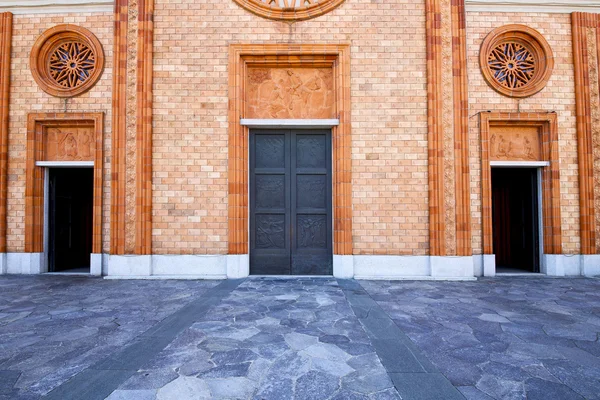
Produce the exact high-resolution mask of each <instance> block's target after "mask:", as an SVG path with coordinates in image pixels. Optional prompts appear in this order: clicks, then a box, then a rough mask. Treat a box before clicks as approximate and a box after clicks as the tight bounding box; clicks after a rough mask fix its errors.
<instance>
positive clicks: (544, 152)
mask: <svg viewBox="0 0 600 400" xmlns="http://www.w3.org/2000/svg"><path fill="white" fill-rule="evenodd" d="M479 115H480V130H481V185H482V213H483V216H482V218H483V271H484V275H485V276H494V275H495V271H496V265H495V258H494V254H493V253H494V250H493V248H494V247H493V229H492V180H491V179H492V178H491V175H492V166H494V165H495V166H508V165H514V166H520V167H531V168H537V167H541V176H542V179H541V184H542V185H541V186H542V196H541V197H542V207H541V208H542V215H541V218H542V235H541V236H542V238H543V245H542V246H543V257H542V260H541V261H542V265H541V270H542V272H544V273H546V274H548V275H560V274H561V273H560V271H559V270H560V269H563V273H562V275H564V267H563V264H562V263H563V260H562V258H563V256H561V253H562V232H561V219H560V173H559V158H558V118H557V116H556V113H554V112H547V113H503V112H493V113H492V112H483V113H480V114H479ZM512 142H514V144H515V145H514V146H512V147H511V146H509V144H510V143H512ZM517 142H518V143H517ZM512 148H515V149H519V151H520V153H518V154H517V153H514V152H512V150H507V149H512Z"/></svg>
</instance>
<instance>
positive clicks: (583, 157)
mask: <svg viewBox="0 0 600 400" xmlns="http://www.w3.org/2000/svg"><path fill="white" fill-rule="evenodd" d="M588 28H596V30H597V32H598V33H597V35H600V15H597V14H587V13H578V12H576V13H573V14H572V29H573V58H574V63H575V100H576V101H575V102H576V110H577V155H578V158H579V208H580V219H579V224H580V234H581V253H582V254H597V252H598V249H597V246H596V239H597V238H596V212H597V211H599V210H596V209H595V206H594V151H593V147H592V118H591V116H592V110H591V99H590V71H589V54H588V35H587V30H588ZM597 43H598V44H600V39H597ZM599 67H600V66H599Z"/></svg>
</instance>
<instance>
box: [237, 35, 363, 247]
mask: <svg viewBox="0 0 600 400" xmlns="http://www.w3.org/2000/svg"><path fill="white" fill-rule="evenodd" d="M249 65H253V66H255V65H260V66H265V67H315V68H323V67H330V68H333V73H334V81H335V93H336V94H335V96H336V100H335V110H336V114H337V116H338V118H339V120H340V124H339V126H337V127H334V128H333V130H332V137H333V215H334V224H333V225H334V227H333V229H334V238H333V241H334V248H333V250H334V254H342V255H345V254H352V193H351V183H352V164H351V143H350V48H349V46H348V45H302V44H293V45H287V44H265V45H251V44H249V45H231V46H230V48H229V114H228V116H229V159H228V174H229V176H228V183H229V190H228V201H229V205H228V228H229V244H228V251H229V254H247V253H248V133H249V132H248V129H247V128H246V127H243V126H241V125H240V119H241V118H244V113H245V110H246V107H245V106H244V105H245V102H246V97H245V90H244V87H245V79H246V69H247V68H248V66H249Z"/></svg>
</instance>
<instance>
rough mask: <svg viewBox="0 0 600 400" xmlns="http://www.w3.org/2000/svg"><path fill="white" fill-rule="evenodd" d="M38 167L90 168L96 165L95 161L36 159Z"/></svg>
mask: <svg viewBox="0 0 600 400" xmlns="http://www.w3.org/2000/svg"><path fill="white" fill-rule="evenodd" d="M35 166H36V167H52V168H90V167H94V162H93V161H36V162H35Z"/></svg>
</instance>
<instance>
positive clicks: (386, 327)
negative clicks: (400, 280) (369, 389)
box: [337, 279, 465, 400]
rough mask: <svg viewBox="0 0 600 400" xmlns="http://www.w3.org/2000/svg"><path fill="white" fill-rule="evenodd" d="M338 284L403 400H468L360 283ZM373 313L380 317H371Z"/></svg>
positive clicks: (340, 282) (343, 282)
mask: <svg viewBox="0 0 600 400" xmlns="http://www.w3.org/2000/svg"><path fill="white" fill-rule="evenodd" d="M337 282H338V285H339V287H340V288H341V289H342V291H343V292H344V295H345V297H346V300H347V301H348V303H349V304H350V307H351V308H352V310H353V311H354V314H355V315H356V317H357V318H358V320H359V321H360V323H361V325H362V326H363V328H364V329H365V332H366V333H367V335H368V336H369V338H370V339H371V342H372V344H373V347H374V348H375V352H376V353H377V356H378V357H379V360H380V361H381V363H382V364H383V366H384V368H385V369H386V371H387V373H388V375H389V377H390V379H391V380H392V382H393V384H394V386H395V388H396V390H397V391H398V393H399V394H400V396H401V398H402V399H403V400H427V399H444V400H464V399H465V397H464V395H463V394H462V393H460V391H459V390H458V389H457V388H455V387H454V385H452V383H451V382H450V381H449V380H448V378H446V377H445V376H444V375H443V374H442V373H440V371H439V370H438V369H437V368H436V367H435V366H434V365H433V364H432V363H431V362H430V361H429V359H428V358H427V357H425V355H424V354H423V353H422V352H421V351H420V350H419V349H418V348H417V347H416V345H415V344H414V343H413V342H412V341H411V340H410V338H409V337H408V336H406V334H405V333H404V332H403V331H402V330H401V329H400V328H399V327H398V325H396V323H395V322H394V321H393V320H392V319H391V318H390V317H389V315H388V314H387V313H386V312H385V311H384V310H383V308H381V306H380V305H379V304H378V303H377V302H376V301H375V300H373V298H372V297H371V296H370V295H369V293H368V292H367V291H366V290H365V289H364V288H363V287H362V286H361V285H360V283H359V282H356V281H354V280H347V279H338V280H337ZM365 308H367V309H368V312H367V313H366V315H365ZM371 311H373V312H374V313H376V314H377V315H378V317H377V318H373V317H370V314H371ZM384 321H385V322H384Z"/></svg>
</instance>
